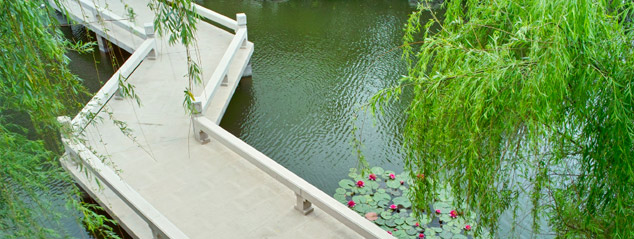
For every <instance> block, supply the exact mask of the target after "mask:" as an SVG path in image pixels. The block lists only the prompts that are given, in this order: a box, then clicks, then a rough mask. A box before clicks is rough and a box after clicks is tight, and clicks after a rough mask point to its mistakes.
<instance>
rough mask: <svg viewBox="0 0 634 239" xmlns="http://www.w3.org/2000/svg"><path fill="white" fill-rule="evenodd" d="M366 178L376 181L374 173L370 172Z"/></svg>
mask: <svg viewBox="0 0 634 239" xmlns="http://www.w3.org/2000/svg"><path fill="white" fill-rule="evenodd" d="M368 179H370V180H372V181H376V174H373V173H371V174H370V175H369V176H368Z"/></svg>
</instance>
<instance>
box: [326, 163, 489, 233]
mask: <svg viewBox="0 0 634 239" xmlns="http://www.w3.org/2000/svg"><path fill="white" fill-rule="evenodd" d="M370 171H371V173H370V174H369V175H374V176H373V177H372V178H374V180H372V181H368V182H365V183H364V184H365V186H364V187H358V185H359V183H358V182H363V179H364V178H366V177H365V176H364V175H362V174H360V173H358V172H357V169H355V168H353V169H350V173H349V174H348V176H349V177H350V179H342V180H341V181H339V188H337V189H336V193H335V195H334V198H335V199H336V200H338V201H339V202H341V203H343V204H346V205H348V207H350V208H351V209H352V210H354V211H355V212H357V213H359V214H360V215H362V216H364V217H365V218H367V219H368V220H370V221H372V222H374V223H375V224H377V225H378V226H379V227H381V228H383V229H384V230H386V231H388V232H389V233H390V234H392V235H393V236H395V237H397V238H408V239H410V238H423V237H424V238H457V239H459V238H469V237H473V235H474V233H473V232H472V231H471V229H472V227H475V225H477V224H476V222H475V221H474V219H475V214H474V213H470V214H469V215H470V216H468V217H467V216H464V215H465V214H464V213H463V214H460V213H458V212H457V211H456V210H455V209H454V207H453V203H454V202H453V198H452V197H451V196H450V194H449V189H448V188H445V189H444V190H441V191H439V192H438V193H437V194H436V195H435V198H436V199H437V200H436V202H435V203H433V204H432V205H430V207H429V209H428V210H427V211H429V212H435V213H431V214H429V213H426V212H422V213H420V215H421V216H420V217H416V215H415V214H414V212H413V208H412V203H411V202H410V200H409V198H408V193H409V188H408V187H409V183H411V182H412V179H411V178H409V176H407V174H405V173H401V174H396V173H395V172H392V171H386V170H384V169H383V168H381V167H374V168H372V169H371V170H370ZM355 181H356V182H357V183H355ZM454 216H455V217H454ZM486 235H487V234H486V233H485V234H483V235H482V236H481V237H486Z"/></svg>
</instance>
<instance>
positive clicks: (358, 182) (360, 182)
mask: <svg viewBox="0 0 634 239" xmlns="http://www.w3.org/2000/svg"><path fill="white" fill-rule="evenodd" d="M363 186H365V183H364V182H363V181H361V180H359V181H357V187H360V188H362V187H363Z"/></svg>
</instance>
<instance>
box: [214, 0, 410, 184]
mask: <svg viewBox="0 0 634 239" xmlns="http://www.w3.org/2000/svg"><path fill="white" fill-rule="evenodd" d="M202 4H203V5H204V6H205V7H207V8H209V9H212V10H214V11H217V12H219V13H222V14H224V15H227V16H234V15H235V13H236V12H244V13H246V15H247V27H248V32H249V40H251V41H253V42H254V43H255V52H254V54H253V57H252V59H251V62H252V64H253V77H252V79H244V80H243V82H242V84H241V85H240V86H239V87H238V89H237V91H236V93H235V95H234V97H233V99H232V101H231V104H230V105H229V108H228V110H227V112H226V114H225V116H224V118H223V120H222V123H221V126H222V127H223V128H225V129H227V130H228V131H230V132H232V133H233V134H235V135H236V136H237V137H239V138H241V139H242V140H244V141H245V142H247V143H249V144H250V145H252V146H253V147H255V148H257V149H258V150H260V151H262V152H263V153H264V154H266V155H268V156H269V157H271V158H272V159H274V160H276V161H277V162H279V163H280V164H282V165H283V166H285V167H286V168H288V169H289V170H291V171H293V172H294V173H296V174H298V175H299V176H300V177H302V178H304V179H306V180H307V181H308V182H310V183H312V184H314V185H315V186H316V187H318V188H320V189H321V190H323V191H325V192H326V193H328V194H331V195H332V194H334V191H335V189H336V188H337V187H338V182H339V180H341V179H343V178H345V177H347V174H348V171H349V169H350V168H353V167H357V165H358V160H357V156H356V154H355V149H354V147H352V145H351V142H352V139H353V128H354V127H355V126H356V127H358V128H359V133H360V135H362V138H361V140H362V142H363V146H364V147H363V154H364V155H365V157H366V158H367V160H368V161H369V163H370V164H371V165H376V166H382V167H384V168H386V169H391V170H395V171H397V172H400V171H403V163H402V159H403V153H402V152H401V146H400V145H401V144H400V142H401V138H400V135H401V128H402V126H403V124H404V119H403V117H402V116H401V115H400V114H399V110H402V107H398V106H397V107H389V108H387V111H386V114H385V115H383V116H379V117H377V118H374V117H372V116H371V115H370V114H369V113H367V112H364V111H360V107H361V106H362V105H364V104H367V103H368V101H369V100H370V98H371V97H372V96H373V95H374V94H375V93H376V92H377V91H378V90H380V89H382V88H385V87H388V86H392V85H395V84H396V83H397V82H398V79H399V77H400V75H402V74H404V73H405V65H404V63H403V62H402V61H401V60H400V53H401V51H400V49H399V48H398V47H399V46H400V45H401V44H402V40H401V38H402V29H403V26H404V24H405V21H406V19H407V16H408V13H410V12H411V11H413V8H412V7H411V6H410V5H409V4H408V2H407V1H405V0H390V1H386V0H383V1H381V0H380V1H367V0H362V1H360V0H345V1H293V0H291V1H258V0H247V1H233V0H209V1H204V2H203V3H202ZM355 115H358V118H356V119H355Z"/></svg>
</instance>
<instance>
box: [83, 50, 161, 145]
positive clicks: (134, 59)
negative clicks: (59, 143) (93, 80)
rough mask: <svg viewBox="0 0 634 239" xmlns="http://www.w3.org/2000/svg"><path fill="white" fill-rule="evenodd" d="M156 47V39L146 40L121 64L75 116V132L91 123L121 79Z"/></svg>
mask: <svg viewBox="0 0 634 239" xmlns="http://www.w3.org/2000/svg"><path fill="white" fill-rule="evenodd" d="M154 48H156V42H155V39H153V38H150V39H148V40H145V41H144V42H143V43H142V44H141V46H139V48H138V49H137V50H136V51H135V52H134V53H133V54H132V55H131V56H130V58H128V60H127V61H126V62H125V63H123V65H121V67H120V68H119V70H117V71H116V72H115V73H114V74H113V75H112V77H110V79H108V81H107V82H106V83H105V84H104V85H103V87H101V89H99V91H98V92H97V93H96V94H95V96H93V97H92V99H91V100H90V101H88V103H86V106H84V108H83V109H82V110H81V111H80V112H79V113H78V114H77V115H76V116H75V118H73V121H72V126H73V130H74V132H79V131H81V130H83V129H84V128H85V127H86V126H87V125H88V123H90V119H89V118H91V116H93V114H96V113H97V112H99V111H100V110H101V108H103V106H104V105H105V104H106V103H107V102H108V100H109V99H110V98H111V97H112V96H113V95H114V94H115V92H116V91H117V89H118V87H119V79H120V78H123V79H127V78H128V77H129V76H130V75H131V74H132V72H134V70H135V69H136V67H137V66H138V65H139V64H141V62H142V61H143V60H144V58H145V56H147V55H148V54H149V53H150V52H151V51H152V50H153V49H154Z"/></svg>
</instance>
